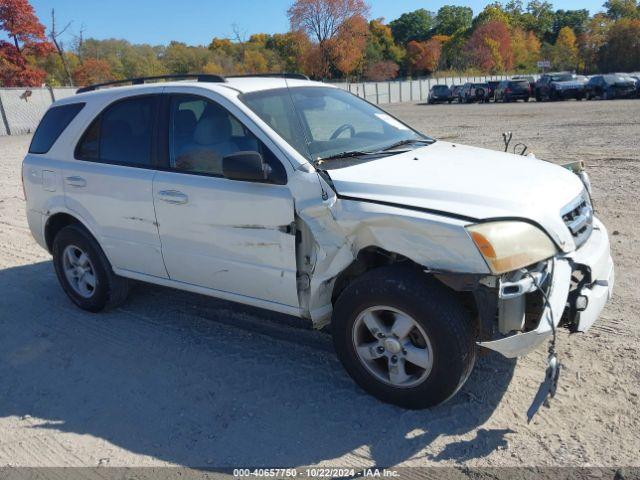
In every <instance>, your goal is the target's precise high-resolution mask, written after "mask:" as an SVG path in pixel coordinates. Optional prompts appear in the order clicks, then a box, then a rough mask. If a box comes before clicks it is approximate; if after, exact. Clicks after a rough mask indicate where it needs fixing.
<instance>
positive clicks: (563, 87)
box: [535, 72, 587, 102]
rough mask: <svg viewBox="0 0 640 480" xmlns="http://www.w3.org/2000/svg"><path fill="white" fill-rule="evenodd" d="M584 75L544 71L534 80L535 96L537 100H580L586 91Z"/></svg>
mask: <svg viewBox="0 0 640 480" xmlns="http://www.w3.org/2000/svg"><path fill="white" fill-rule="evenodd" d="M586 83H587V79H586V77H582V76H580V77H579V76H578V75H575V74H573V73H570V72H559V73H545V74H544V75H542V76H541V77H540V80H538V81H537V82H536V87H535V97H536V100H537V101H538V102H542V101H545V100H552V101H553V100H567V99H570V98H575V99H576V100H582V99H583V98H584V97H585V93H586Z"/></svg>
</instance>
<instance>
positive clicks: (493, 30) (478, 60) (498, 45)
mask: <svg viewBox="0 0 640 480" xmlns="http://www.w3.org/2000/svg"><path fill="white" fill-rule="evenodd" d="M466 51H467V54H468V55H469V60H470V62H471V64H473V65H474V66H476V67H478V68H480V69H481V70H483V71H486V72H502V71H509V70H511V69H512V68H513V49H512V47H511V35H510V33H509V28H508V27H507V25H506V24H505V23H504V22H502V21H500V20H489V21H488V22H486V23H483V24H481V25H480V26H478V27H477V28H476V29H475V31H474V32H473V34H472V35H471V38H469V40H468V41H467V46H466Z"/></svg>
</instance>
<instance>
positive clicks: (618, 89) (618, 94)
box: [586, 74, 636, 100]
mask: <svg viewBox="0 0 640 480" xmlns="http://www.w3.org/2000/svg"><path fill="white" fill-rule="evenodd" d="M586 95H587V100H591V99H593V98H599V99H601V100H613V99H616V98H633V97H635V96H636V80H635V79H634V78H632V77H631V76H629V75H623V74H609V75H594V76H593V77H591V78H590V79H589V83H587V93H586Z"/></svg>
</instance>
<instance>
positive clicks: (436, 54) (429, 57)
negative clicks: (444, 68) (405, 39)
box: [407, 37, 443, 74]
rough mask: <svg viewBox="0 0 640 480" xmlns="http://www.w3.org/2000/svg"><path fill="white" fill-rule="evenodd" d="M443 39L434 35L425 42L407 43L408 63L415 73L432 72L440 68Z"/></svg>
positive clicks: (410, 69)
mask: <svg viewBox="0 0 640 480" xmlns="http://www.w3.org/2000/svg"><path fill="white" fill-rule="evenodd" d="M442 43H443V42H442V39H441V38H436V37H432V38H430V39H429V40H427V41H424V42H416V41H415V40H413V41H411V42H409V43H408V44H407V63H408V66H409V71H410V72H411V73H413V74H422V73H427V74H431V73H433V72H435V71H436V70H437V69H438V66H439V64H440V56H441V55H442Z"/></svg>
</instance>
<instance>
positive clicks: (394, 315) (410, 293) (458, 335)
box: [332, 266, 476, 408]
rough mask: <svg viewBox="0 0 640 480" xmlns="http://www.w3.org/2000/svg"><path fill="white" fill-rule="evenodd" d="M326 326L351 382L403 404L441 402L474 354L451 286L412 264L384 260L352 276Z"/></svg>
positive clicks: (469, 328) (460, 382)
mask: <svg viewBox="0 0 640 480" xmlns="http://www.w3.org/2000/svg"><path fill="white" fill-rule="evenodd" d="M332 332H333V341H334V346H335V348H336V352H337V355H338V357H339V358H340V360H341V362H342V364H343V365H344V367H345V369H346V370H347V372H349V374H350V375H351V377H352V378H353V379H354V380H355V381H356V383H358V385H360V386H361V387H362V388H363V389H364V390H366V391H367V392H369V393H371V394H372V395H374V396H375V397H377V398H379V399H380V400H382V401H384V402H388V403H392V404H395V405H399V406H402V407H405V408H426V407H431V406H434V405H437V404H439V403H442V402H444V401H445V400H447V399H448V398H450V397H451V396H453V395H454V394H455V393H456V392H457V391H458V390H459V389H460V387H461V386H462V385H463V384H464V382H465V381H466V379H467V378H468V376H469V374H470V373H471V370H472V368H473V365H474V362H475V354H476V347H475V343H474V337H473V331H472V325H471V320H470V318H469V315H468V313H467V312H466V311H465V310H464V308H463V307H462V306H461V305H460V303H459V301H458V299H457V298H456V296H455V295H454V294H453V292H451V291H450V290H448V289H447V288H446V287H444V286H443V285H442V284H440V283H439V282H438V281H436V280H435V279H433V278H431V277H428V276H426V275H425V274H424V273H422V272H421V271H418V270H415V269H413V268H407V267H397V266H390V267H382V268H378V269H375V270H371V271H370V272H367V273H365V274H364V275H362V276H361V277H359V278H358V279H356V280H354V281H353V282H352V283H351V284H350V285H349V286H348V287H347V288H346V289H345V290H344V291H343V292H342V294H341V295H340V297H339V298H338V301H337V302H336V305H335V310H334V317H333V324H332Z"/></svg>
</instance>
